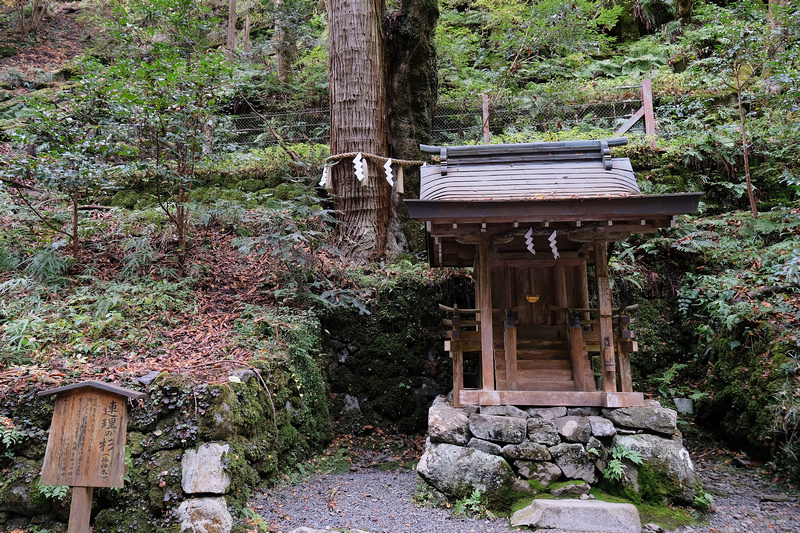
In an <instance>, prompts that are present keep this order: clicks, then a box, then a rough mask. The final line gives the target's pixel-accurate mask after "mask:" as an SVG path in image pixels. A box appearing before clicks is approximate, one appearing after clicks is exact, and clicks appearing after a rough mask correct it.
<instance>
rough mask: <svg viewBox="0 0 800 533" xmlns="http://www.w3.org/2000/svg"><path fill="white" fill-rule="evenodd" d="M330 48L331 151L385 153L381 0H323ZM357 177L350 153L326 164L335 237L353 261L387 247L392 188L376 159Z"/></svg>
mask: <svg viewBox="0 0 800 533" xmlns="http://www.w3.org/2000/svg"><path fill="white" fill-rule="evenodd" d="M327 5H328V33H329V45H330V46H329V49H330V67H329V68H330V100H331V154H342V153H349V152H363V153H371V154H376V155H382V156H385V155H386V154H387V152H388V142H387V133H388V128H387V123H386V115H387V105H386V64H385V61H384V45H383V32H382V26H383V25H382V17H383V1H382V0H327ZM367 161H369V172H368V179H364V181H363V182H359V181H358V180H357V179H356V177H355V174H354V172H353V164H352V159H349V158H348V159H343V160H341V161H340V162H339V164H338V165H334V166H333V167H331V174H330V179H331V183H332V187H333V194H334V205H335V207H336V209H337V211H339V212H340V213H341V215H340V216H341V224H339V225H338V227H337V242H338V244H339V247H340V249H341V251H342V253H343V254H344V255H345V256H346V257H349V258H350V259H352V260H354V261H356V262H361V263H363V262H366V261H370V260H375V259H378V258H380V257H381V256H382V255H383V253H384V250H385V248H386V236H387V230H388V227H389V217H390V196H391V194H390V193H391V189H390V187H389V184H388V183H387V182H386V179H384V177H383V169H382V167H381V166H380V164H379V163H378V162H376V161H373V160H370V159H367Z"/></svg>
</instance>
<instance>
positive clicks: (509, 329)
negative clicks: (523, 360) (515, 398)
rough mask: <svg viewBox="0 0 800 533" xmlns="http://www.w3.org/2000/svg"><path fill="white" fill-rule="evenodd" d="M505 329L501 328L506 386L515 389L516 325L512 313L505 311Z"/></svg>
mask: <svg viewBox="0 0 800 533" xmlns="http://www.w3.org/2000/svg"><path fill="white" fill-rule="evenodd" d="M506 313H507V314H506V321H505V329H504V330H503V348H504V349H505V352H506V383H507V385H506V388H507V389H508V390H517V389H518V387H517V325H516V323H515V322H514V314H513V312H512V311H511V310H510V309H509V310H508V311H507V312H506Z"/></svg>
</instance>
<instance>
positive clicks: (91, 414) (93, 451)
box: [40, 382, 139, 487]
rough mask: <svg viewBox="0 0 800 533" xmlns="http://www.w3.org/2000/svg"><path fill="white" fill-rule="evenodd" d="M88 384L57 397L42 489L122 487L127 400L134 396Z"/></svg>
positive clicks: (64, 391) (91, 383)
mask: <svg viewBox="0 0 800 533" xmlns="http://www.w3.org/2000/svg"><path fill="white" fill-rule="evenodd" d="M88 383H90V384H88V385H84V386H81V387H76V388H72V389H70V390H61V391H59V392H58V396H57V397H56V404H55V410H54V412H53V422H52V425H51V426H50V436H49V438H48V439H47V450H46V451H45V458H44V466H43V467H42V477H41V480H40V483H41V484H43V485H69V486H71V487H122V486H123V480H124V476H125V439H126V428H127V399H128V397H131V396H132V395H130V394H120V392H118V391H117V390H114V388H113V387H112V386H109V385H107V384H103V385H104V386H103V387H102V388H99V387H98V386H96V385H93V384H94V383H95V382H88ZM117 389H119V388H117ZM119 390H122V391H125V389H119ZM125 392H133V391H125ZM133 394H135V395H139V393H133Z"/></svg>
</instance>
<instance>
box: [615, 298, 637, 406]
mask: <svg viewBox="0 0 800 533" xmlns="http://www.w3.org/2000/svg"><path fill="white" fill-rule="evenodd" d="M630 320H631V317H629V316H627V315H622V314H620V316H619V332H620V343H619V346H618V347H617V351H618V353H619V356H618V357H617V361H618V367H619V388H620V390H621V391H622V392H633V377H632V376H631V345H632V341H631V339H632V338H633V332H632V331H631V330H629V329H628V324H629V323H630Z"/></svg>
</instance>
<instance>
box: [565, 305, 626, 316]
mask: <svg viewBox="0 0 800 533" xmlns="http://www.w3.org/2000/svg"><path fill="white" fill-rule="evenodd" d="M549 307H550V310H551V311H563V312H564V313H567V314H572V313H573V312H577V313H596V312H597V309H596V308H591V307H561V306H558V305H551V306H549ZM637 309H639V304H633V305H628V306H625V307H619V308H617V309H614V310H612V314H614V315H619V314H622V313H625V312H627V311H636V310H637Z"/></svg>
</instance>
